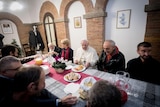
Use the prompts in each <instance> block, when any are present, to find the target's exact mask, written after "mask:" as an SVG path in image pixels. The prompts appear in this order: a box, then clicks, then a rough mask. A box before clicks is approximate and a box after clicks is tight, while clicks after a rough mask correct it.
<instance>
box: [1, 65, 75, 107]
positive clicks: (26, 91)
mask: <svg viewBox="0 0 160 107" xmlns="http://www.w3.org/2000/svg"><path fill="white" fill-rule="evenodd" d="M13 87H14V88H13V89H14V90H13V94H12V95H11V96H9V97H7V98H6V99H5V100H4V102H3V103H2V105H5V106H7V105H8V106H9V105H12V106H15V107H20V106H21V107H23V106H26V107H31V106H33V105H34V106H37V107H39V106H40V107H63V106H64V107H66V106H71V105H74V104H75V103H76V102H77V97H76V96H72V95H71V94H70V95H67V96H65V97H63V98H61V99H60V98H58V97H57V96H55V95H54V94H52V93H50V92H49V91H48V90H46V89H45V73H44V71H43V69H42V68H41V67H40V66H36V65H32V66H29V67H21V68H20V69H19V71H18V72H17V73H16V75H15V76H14V84H13Z"/></svg>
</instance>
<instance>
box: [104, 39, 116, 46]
mask: <svg viewBox="0 0 160 107" xmlns="http://www.w3.org/2000/svg"><path fill="white" fill-rule="evenodd" d="M104 42H109V43H110V44H111V45H112V46H115V45H116V43H115V42H114V41H113V40H105V41H104Z"/></svg>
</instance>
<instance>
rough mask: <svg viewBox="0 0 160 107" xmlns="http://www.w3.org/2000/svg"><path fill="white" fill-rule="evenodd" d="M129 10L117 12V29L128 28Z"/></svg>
mask: <svg viewBox="0 0 160 107" xmlns="http://www.w3.org/2000/svg"><path fill="white" fill-rule="evenodd" d="M130 17H131V9H127V10H120V11H117V29H126V28H129V27H130Z"/></svg>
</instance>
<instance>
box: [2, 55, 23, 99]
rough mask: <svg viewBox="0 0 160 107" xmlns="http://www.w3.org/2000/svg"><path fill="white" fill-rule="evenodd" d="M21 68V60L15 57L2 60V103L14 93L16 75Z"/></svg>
mask: <svg viewBox="0 0 160 107" xmlns="http://www.w3.org/2000/svg"><path fill="white" fill-rule="evenodd" d="M21 66H22V64H21V62H20V60H19V59H18V58H16V57H14V56H5V57H3V58H1V59H0V85H1V88H0V102H1V101H2V100H3V99H4V98H5V97H6V96H7V95H9V94H10V92H11V91H12V84H13V78H14V75H15V74H16V72H17V71H18V69H19V68H20V67H21Z"/></svg>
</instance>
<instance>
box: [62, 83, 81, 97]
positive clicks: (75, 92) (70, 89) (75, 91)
mask: <svg viewBox="0 0 160 107" xmlns="http://www.w3.org/2000/svg"><path fill="white" fill-rule="evenodd" d="M79 88H80V85H79V84H76V83H69V84H67V85H66V86H65V88H64V89H63V90H64V92H65V93H66V94H70V93H71V94H72V96H76V97H79V96H80V95H79Z"/></svg>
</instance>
